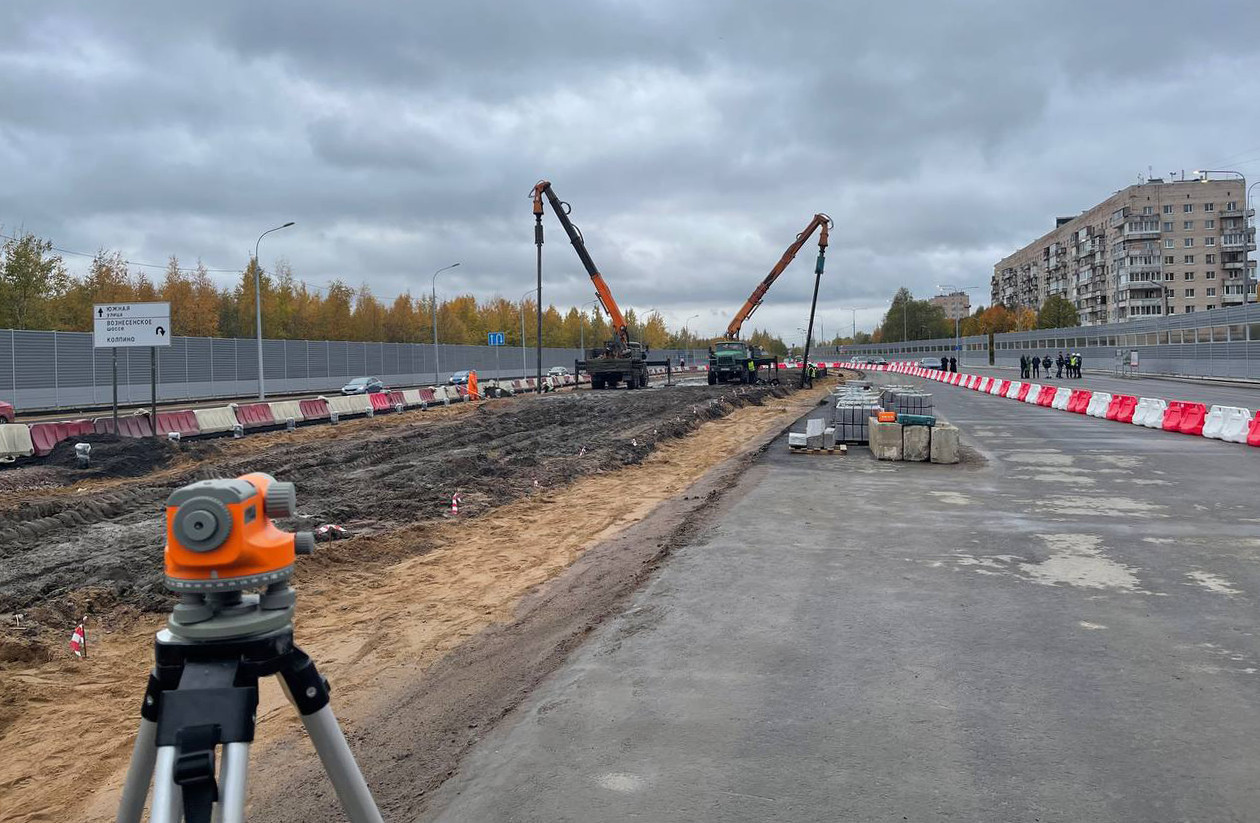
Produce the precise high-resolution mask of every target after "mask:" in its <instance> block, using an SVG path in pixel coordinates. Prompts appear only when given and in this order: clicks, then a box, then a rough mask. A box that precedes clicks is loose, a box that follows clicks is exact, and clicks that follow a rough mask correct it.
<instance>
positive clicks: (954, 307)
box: [929, 291, 971, 320]
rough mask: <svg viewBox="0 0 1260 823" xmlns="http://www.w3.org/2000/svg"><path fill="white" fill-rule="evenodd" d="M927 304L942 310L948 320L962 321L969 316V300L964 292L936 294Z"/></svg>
mask: <svg viewBox="0 0 1260 823" xmlns="http://www.w3.org/2000/svg"><path fill="white" fill-rule="evenodd" d="M929 302H931V303H932V305H934V306H940V307H941V308H942V309H944V310H945V317H946V318H947V319H949V320H962V319H963V318H964V317H966V316H967V315H969V314H971V298H970V297H968V296H967V292H965V291H955V292H950V293H949V294H938V295H936V296H935V297H933V298H932V299H931V300H930V301H929Z"/></svg>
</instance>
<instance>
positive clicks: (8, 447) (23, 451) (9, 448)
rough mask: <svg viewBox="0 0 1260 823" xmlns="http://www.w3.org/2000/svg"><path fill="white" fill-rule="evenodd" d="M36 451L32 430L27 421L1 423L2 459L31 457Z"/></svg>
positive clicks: (0, 442)
mask: <svg viewBox="0 0 1260 823" xmlns="http://www.w3.org/2000/svg"><path fill="white" fill-rule="evenodd" d="M34 453H35V444H34V443H33V442H32V441H31V430H30V429H29V428H28V427H27V425H26V424H25V423H0V460H5V461H10V460H13V459H15V458H18V457H30V456H31V455H33V454H34Z"/></svg>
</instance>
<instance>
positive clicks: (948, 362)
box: [941, 357, 958, 374]
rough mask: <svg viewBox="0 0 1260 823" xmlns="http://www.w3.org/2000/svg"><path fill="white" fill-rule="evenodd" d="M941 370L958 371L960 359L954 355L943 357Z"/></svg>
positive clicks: (952, 372)
mask: <svg viewBox="0 0 1260 823" xmlns="http://www.w3.org/2000/svg"><path fill="white" fill-rule="evenodd" d="M941 371H943V372H949V373H950V374H954V373H956V372H957V371H958V361H957V360H956V359H955V358H953V357H942V358H941Z"/></svg>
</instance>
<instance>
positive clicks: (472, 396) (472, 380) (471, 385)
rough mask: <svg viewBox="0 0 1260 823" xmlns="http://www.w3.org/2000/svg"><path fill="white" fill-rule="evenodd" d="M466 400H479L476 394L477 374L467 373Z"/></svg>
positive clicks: (479, 397)
mask: <svg viewBox="0 0 1260 823" xmlns="http://www.w3.org/2000/svg"><path fill="white" fill-rule="evenodd" d="M468 399H469V400H480V399H481V396H480V395H479V394H478V393H477V372H475V371H470V372H468Z"/></svg>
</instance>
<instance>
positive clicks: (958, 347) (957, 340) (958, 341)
mask: <svg viewBox="0 0 1260 823" xmlns="http://www.w3.org/2000/svg"><path fill="white" fill-rule="evenodd" d="M947 288H950V289H953V290H954V291H956V292H959V291H961V292H968V291H971V290H972V289H981V288H984V287H983V286H955V285H954V284H953V283H937V284H936V290H937V291H941V292H943V291H945V289H947ZM968 305H971V303H970V299H969V300H968ZM961 322H962V318H961V317H955V318H954V351H956V352H958V359H959V360H962V359H963V355H962V335H961V333H960V330H961V328H962V326H961V325H960V324H961Z"/></svg>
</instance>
